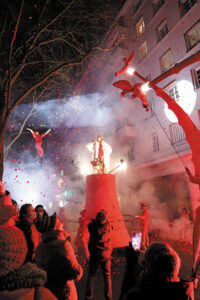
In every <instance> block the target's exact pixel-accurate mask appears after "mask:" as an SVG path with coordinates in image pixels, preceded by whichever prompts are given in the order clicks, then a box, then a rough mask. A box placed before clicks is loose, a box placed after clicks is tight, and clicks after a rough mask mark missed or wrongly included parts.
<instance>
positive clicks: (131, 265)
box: [119, 242, 143, 300]
mask: <svg viewBox="0 0 200 300" xmlns="http://www.w3.org/2000/svg"><path fill="white" fill-rule="evenodd" d="M125 250H126V268H125V273H124V278H123V281H122V287H121V292H120V297H119V300H122V299H123V297H124V295H126V293H127V292H128V291H129V290H130V289H131V288H132V287H133V286H137V284H138V279H139V274H140V272H141V265H140V263H139V262H138V260H139V256H140V255H143V252H141V251H139V250H134V248H133V246H132V243H131V242H129V246H127V247H126V248H125Z"/></svg>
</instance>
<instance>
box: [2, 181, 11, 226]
mask: <svg viewBox="0 0 200 300" xmlns="http://www.w3.org/2000/svg"><path fill="white" fill-rule="evenodd" d="M13 211H14V209H13V204H12V200H11V196H10V193H9V192H8V191H6V190H5V188H4V184H3V182H2V181H0V225H9V226H14V225H15V222H14V220H13Z"/></svg>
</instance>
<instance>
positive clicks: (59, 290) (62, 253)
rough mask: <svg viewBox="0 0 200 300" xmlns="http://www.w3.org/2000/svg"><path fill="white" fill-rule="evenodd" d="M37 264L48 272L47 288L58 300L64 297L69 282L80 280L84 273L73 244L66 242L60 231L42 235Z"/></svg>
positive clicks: (37, 252) (37, 253) (37, 251)
mask: <svg viewBox="0 0 200 300" xmlns="http://www.w3.org/2000/svg"><path fill="white" fill-rule="evenodd" d="M36 262H37V264H38V265H39V266H40V267H41V268H42V269H44V270H45V271H46V272H47V277H48V281H47V284H46V287H47V288H49V289H50V290H51V291H52V292H53V293H54V295H55V296H56V297H57V298H58V299H62V297H63V296H64V294H65V290H66V286H67V281H70V280H72V279H79V278H80V277H81V276H82V272H83V271H82V268H81V266H80V265H79V263H78V262H77V260H76V256H75V254H74V250H73V248H72V246H71V243H70V242H69V241H68V240H66V236H65V235H64V233H62V232H59V231H58V230H53V231H48V232H45V233H43V234H42V242H41V243H40V244H39V246H38V248H37V250H36ZM75 292H76V291H75ZM69 296H70V295H69ZM67 299H68V298H67ZM74 299H76V295H75V296H74Z"/></svg>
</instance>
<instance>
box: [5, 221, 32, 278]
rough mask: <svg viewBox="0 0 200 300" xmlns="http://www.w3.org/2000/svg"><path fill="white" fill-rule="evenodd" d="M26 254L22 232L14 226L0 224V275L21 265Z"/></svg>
mask: <svg viewBox="0 0 200 300" xmlns="http://www.w3.org/2000/svg"><path fill="white" fill-rule="evenodd" d="M26 254H27V244H26V240H25V237H24V235H23V232H22V231H21V230H20V229H18V228H17V227H15V226H6V225H3V226H0V276H3V275H6V274H8V273H10V272H12V271H14V270H16V269H18V268H19V267H21V266H22V264H23V263H24V260H25V258H26Z"/></svg>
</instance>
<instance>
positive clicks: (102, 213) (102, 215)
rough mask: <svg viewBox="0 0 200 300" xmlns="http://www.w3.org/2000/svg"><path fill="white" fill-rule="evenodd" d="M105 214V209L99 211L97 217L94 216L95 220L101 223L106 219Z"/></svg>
mask: <svg viewBox="0 0 200 300" xmlns="http://www.w3.org/2000/svg"><path fill="white" fill-rule="evenodd" d="M107 216H108V214H107V212H106V211H105V209H101V210H100V211H99V212H98V213H97V215H96V220H98V221H100V222H102V221H105V220H106V219H107Z"/></svg>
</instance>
